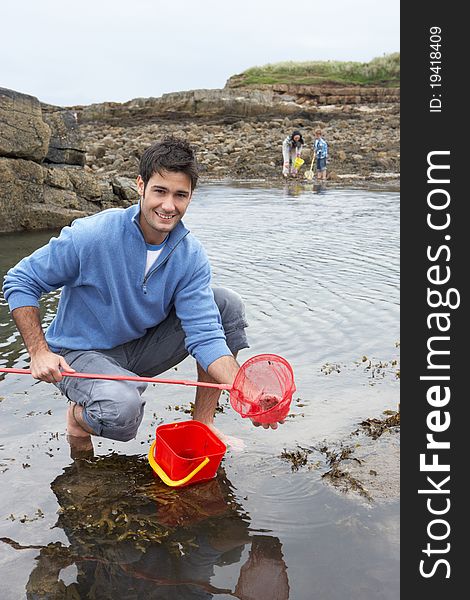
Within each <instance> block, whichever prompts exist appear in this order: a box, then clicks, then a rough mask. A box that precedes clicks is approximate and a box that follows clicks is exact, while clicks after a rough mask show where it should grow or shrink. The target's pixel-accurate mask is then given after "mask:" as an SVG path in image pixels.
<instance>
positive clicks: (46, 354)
mask: <svg viewBox="0 0 470 600" xmlns="http://www.w3.org/2000/svg"><path fill="white" fill-rule="evenodd" d="M30 369H31V375H32V376H33V377H34V379H39V380H41V381H47V383H55V382H57V381H62V373H61V371H70V372H72V373H75V369H72V367H71V366H70V365H69V364H68V363H67V361H66V360H65V358H64V357H63V356H60V355H59V354H54V352H51V351H50V350H43V351H41V352H38V353H36V354H34V355H33V356H31V365H30Z"/></svg>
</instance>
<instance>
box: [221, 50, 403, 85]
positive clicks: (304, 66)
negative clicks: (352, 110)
mask: <svg viewBox="0 0 470 600" xmlns="http://www.w3.org/2000/svg"><path fill="white" fill-rule="evenodd" d="M276 84H287V85H329V84H333V85H343V86H349V85H370V86H384V87H398V86H399V85H400V53H399V52H394V53H393V54H386V55H384V56H379V57H377V58H373V59H372V60H371V61H370V62H366V63H361V62H351V61H350V62H340V61H333V60H328V61H305V62H293V61H287V62H279V63H272V64H267V65H264V66H262V67H251V68H250V69H247V70H246V71H244V72H243V73H240V74H239V75H234V76H233V77H231V78H230V79H229V80H228V81H227V87H245V86H259V85H276Z"/></svg>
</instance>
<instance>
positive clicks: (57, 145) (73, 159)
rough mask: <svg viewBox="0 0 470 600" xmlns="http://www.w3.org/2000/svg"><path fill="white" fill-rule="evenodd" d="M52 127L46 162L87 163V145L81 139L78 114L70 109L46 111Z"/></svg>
mask: <svg viewBox="0 0 470 600" xmlns="http://www.w3.org/2000/svg"><path fill="white" fill-rule="evenodd" d="M44 121H45V122H46V123H47V124H48V125H49V127H50V129H51V139H50V142H49V149H48V152H47V155H46V157H45V160H46V162H51V163H59V164H66V165H80V166H83V165H84V164H85V146H84V144H83V141H82V140H81V136H80V130H79V127H78V123H77V118H76V114H75V113H74V112H72V111H70V110H57V111H54V112H44Z"/></svg>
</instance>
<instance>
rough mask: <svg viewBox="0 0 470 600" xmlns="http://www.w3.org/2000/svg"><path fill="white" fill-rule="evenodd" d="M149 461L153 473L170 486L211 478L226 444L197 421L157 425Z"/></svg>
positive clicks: (225, 448) (190, 483)
mask: <svg viewBox="0 0 470 600" xmlns="http://www.w3.org/2000/svg"><path fill="white" fill-rule="evenodd" d="M155 433H156V434H155V441H154V442H153V444H152V445H151V446H150V450H149V453H148V461H149V463H150V466H151V467H152V469H153V471H154V473H155V474H156V475H158V477H160V479H161V480H162V481H163V482H164V483H166V485H169V486H171V487H183V486H186V485H192V484H193V483H198V482H200V481H207V480H209V479H213V478H214V477H215V476H216V474H217V469H218V468H219V465H220V461H221V460H222V457H223V456H224V454H225V452H226V450H227V446H226V445H225V444H224V443H223V442H222V441H221V440H220V439H219V438H218V437H217V436H216V435H215V433H214V432H213V431H212V430H211V429H210V428H209V427H207V425H204V423H200V422H199V421H180V422H179V423H169V424H167V425H159V426H158V427H157V429H156V432H155Z"/></svg>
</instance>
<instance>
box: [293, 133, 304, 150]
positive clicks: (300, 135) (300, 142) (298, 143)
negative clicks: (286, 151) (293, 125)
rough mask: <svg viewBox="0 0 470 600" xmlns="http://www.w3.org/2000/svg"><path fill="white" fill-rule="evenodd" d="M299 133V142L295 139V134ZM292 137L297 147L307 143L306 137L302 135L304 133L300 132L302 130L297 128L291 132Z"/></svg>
mask: <svg viewBox="0 0 470 600" xmlns="http://www.w3.org/2000/svg"><path fill="white" fill-rule="evenodd" d="M295 135H298V136H299V137H300V140H299V141H298V142H296V141H294V136H295ZM290 139H291V140H292V142H293V143H294V144H295V145H296V146H297V148H299V147H300V146H303V145H304V144H305V142H304V138H303V137H302V134H301V133H300V131H298V130H297V129H295V130H294V131H293V132H292V133H291V134H290Z"/></svg>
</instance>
